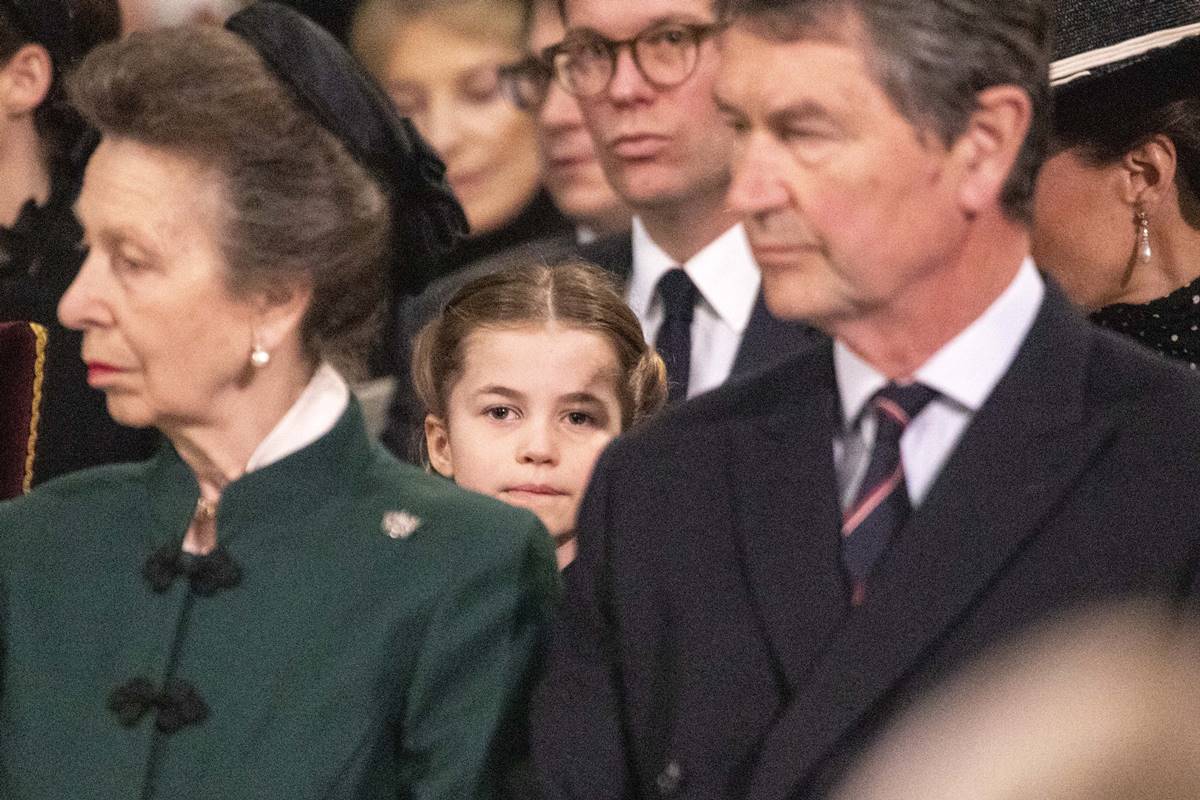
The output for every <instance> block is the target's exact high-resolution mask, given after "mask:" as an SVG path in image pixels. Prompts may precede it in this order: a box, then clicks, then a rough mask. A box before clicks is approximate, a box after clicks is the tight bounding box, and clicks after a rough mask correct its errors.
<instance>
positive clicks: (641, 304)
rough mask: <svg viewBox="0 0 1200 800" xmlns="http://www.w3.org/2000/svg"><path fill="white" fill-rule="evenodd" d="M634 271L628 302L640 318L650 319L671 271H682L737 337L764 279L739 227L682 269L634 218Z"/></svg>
mask: <svg viewBox="0 0 1200 800" xmlns="http://www.w3.org/2000/svg"><path fill="white" fill-rule="evenodd" d="M632 236H633V270H632V274H631V276H630V279H629V290H628V292H629V294H628V301H629V306H630V308H632V309H633V312H634V313H635V314H636V315H637V316H638V318H639V319H646V317H647V316H648V314H649V311H650V307H651V305H653V303H654V300H655V295H654V288H655V287H656V286H657V285H658V280H659V278H661V277H662V276H663V275H664V274H665V273H666V271H667V270H669V269H672V268H674V267H676V266H682V267H683V270H684V272H686V273H687V275H688V277H689V278H691V279H692V282H693V283H694V284H696V288H697V289H698V290H699V291H700V296H701V297H702V298H703V299H704V302H705V303H707V304H708V305H709V307H711V308H712V310H713V311H714V312H715V313H716V315H717V316H718V317H720V318H721V320H722V321H723V322H724V323H725V324H726V325H728V326H729V327H730V328H732V329H733V330H734V331H737V332H738V333H741V332H743V331H744V330H746V325H747V324H749V322H750V315H751V314H752V313H753V311H754V301H755V299H756V298H757V297H758V286H759V283H760V281H761V276H760V275H759V272H758V266H757V265H756V264H755V263H754V255H753V253H751V251H750V242H749V240H748V239H747V238H746V231H745V229H743V228H742V226H741V225H740V224H739V225H734V226H733V227H732V228H730V229H729V230H727V231H725V233H723V234H721V235H720V236H718V237H717V238H716V239H714V240H712V241H711V242H709V243H708V245H706V246H705V247H704V249H702V250H701V251H700V252H699V253H696V255H694V256H692V257H691V258H689V259H688V260H687V262H686V263H684V264H682V265H679V264H677V263H676V262H675V260H674V259H673V258H671V257H670V256H669V255H667V253H666V252H665V251H664V250H663V249H662V248H661V247H659V246H658V244H656V243H655V241H654V240H653V239H651V238H650V234H649V233H647V232H646V226H645V225H644V224H643V223H642V221H641V219H640V218H638V217H634V218H633V233H632Z"/></svg>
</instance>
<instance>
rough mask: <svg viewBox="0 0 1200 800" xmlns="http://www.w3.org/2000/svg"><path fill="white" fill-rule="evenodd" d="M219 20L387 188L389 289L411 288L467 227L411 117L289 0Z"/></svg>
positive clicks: (259, 4) (401, 291)
mask: <svg viewBox="0 0 1200 800" xmlns="http://www.w3.org/2000/svg"><path fill="white" fill-rule="evenodd" d="M225 27H226V28H227V29H228V30H230V31H232V32H233V33H235V34H237V35H238V36H240V37H241V38H242V39H244V40H246V41H247V42H248V43H249V44H250V45H251V46H252V47H253V48H254V49H255V50H256V51H258V54H259V55H260V56H261V57H262V59H263V61H264V62H265V63H266V64H267V66H268V67H269V68H270V69H271V71H272V72H273V73H274V74H275V76H276V77H277V78H279V79H280V80H281V81H282V82H283V83H284V84H285V85H287V86H289V87H290V88H291V89H292V90H293V92H294V94H295V97H296V98H297V100H298V101H299V102H300V104H301V105H302V107H304V108H305V109H306V110H307V111H308V112H309V113H310V114H312V116H313V117H314V118H316V120H317V121H318V122H319V123H320V124H321V125H323V126H324V127H325V128H326V129H327V130H329V131H330V132H331V133H333V134H334V135H335V136H336V137H337V138H338V139H339V140H341V142H342V144H343V145H345V147H346V149H347V150H348V151H349V152H350V155H351V156H353V157H354V159H355V160H357V161H358V162H359V163H360V164H361V165H362V166H364V167H366V169H367V170H368V171H369V172H370V173H371V175H372V176H373V177H374V178H375V180H376V181H377V182H378V183H379V185H380V187H381V188H382V189H383V190H384V192H385V193H386V194H387V195H388V199H389V202H390V204H391V210H392V248H393V252H392V254H391V264H390V266H391V275H390V276H389V277H390V281H391V287H390V288H391V290H392V291H393V293H395V294H405V293H409V292H413V291H416V290H417V289H419V288H420V285H421V284H422V283H424V282H425V276H426V274H427V273H428V272H429V270H430V264H431V263H433V262H436V261H437V260H438V259H439V258H440V257H441V256H443V255H444V254H445V253H446V252H447V251H448V250H450V249H451V248H452V247H453V246H454V245H455V243H456V242H457V241H458V240H459V239H460V238H461V237H462V236H464V235H466V232H467V218H466V216H465V215H464V213H463V210H462V207H461V206H460V205H459V203H458V200H457V199H456V198H455V196H454V193H453V192H452V191H451V190H450V185H449V184H448V183H447V182H446V179H445V175H446V167H445V165H444V164H443V163H442V161H441V159H439V158H438V156H437V155H436V154H435V153H434V151H433V148H431V147H430V146H429V145H428V144H427V143H426V142H425V140H424V139H422V138H421V135H420V134H419V133H417V130H416V128H415V127H413V125H412V123H411V122H410V121H409V120H408V119H407V118H405V117H402V116H400V114H399V113H398V112H397V111H396V108H395V106H394V105H393V104H392V101H391V100H390V99H389V98H388V96H387V95H386V94H385V93H384V92H383V90H382V89H381V88H380V87H379V86H378V84H376V83H375V81H374V80H373V79H372V78H371V77H370V76H369V75H367V74H366V72H365V71H364V70H363V69H362V67H361V66H359V64H358V62H357V61H355V60H354V58H353V57H352V56H351V55H350V54H349V53H348V52H346V49H345V48H344V47H343V46H342V45H341V43H340V42H338V40H337V39H335V38H334V37H333V35H332V34H330V33H329V32H328V31H326V30H325V29H324V28H322V27H321V26H319V25H317V24H316V23H315V22H313V21H312V20H310V19H308V18H307V17H305V16H304V15H302V14H300V13H299V12H297V11H295V10H294V9H292V8H289V7H288V6H284V5H281V4H279V3H274V2H257V3H254V4H252V5H250V6H248V7H247V8H245V9H243V10H242V11H239V12H238V13H237V14H234V15H233V16H232V17H230V18H229V20H228V21H227V22H226V23H225Z"/></svg>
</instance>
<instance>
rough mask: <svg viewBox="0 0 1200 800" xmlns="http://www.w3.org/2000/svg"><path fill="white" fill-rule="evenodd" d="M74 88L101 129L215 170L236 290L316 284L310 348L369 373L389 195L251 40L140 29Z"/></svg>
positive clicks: (208, 31) (193, 29)
mask: <svg viewBox="0 0 1200 800" xmlns="http://www.w3.org/2000/svg"><path fill="white" fill-rule="evenodd" d="M69 89H70V96H71V99H72V101H73V103H74V105H75V106H76V107H77V108H78V109H79V110H80V112H81V113H82V114H83V115H84V117H85V118H86V119H87V121H88V122H90V123H91V124H92V125H94V126H95V127H96V128H97V129H99V130H100V132H101V133H102V134H103V135H105V136H112V137H116V138H126V139H130V140H133V141H136V142H139V143H142V144H145V145H148V146H150V147H156V148H162V149H163V150H165V151H168V152H171V153H173V154H176V155H182V156H184V157H186V158H189V159H191V160H192V161H193V162H194V163H196V164H197V165H198V166H200V167H201V168H203V169H208V170H211V171H212V172H213V173H214V174H215V175H217V176H218V178H219V180H220V182H221V185H222V188H223V190H224V192H225V198H226V201H225V203H224V204H223V205H224V219H223V220H222V224H221V230H220V232H219V234H218V235H219V239H220V241H219V244H220V247H221V252H222V254H223V255H224V257H225V262H226V266H227V268H228V271H229V276H228V280H229V287H230V290H231V291H232V292H233V293H234V294H236V295H240V296H246V295H247V294H249V293H257V292H262V293H265V294H266V296H268V297H273V296H274V297H279V296H282V295H284V294H286V292H287V291H288V290H289V289H290V287H293V286H295V285H296V284H297V282H298V281H303V282H307V283H308V284H309V285H310V286H311V287H312V302H311V304H310V306H309V308H308V310H307V312H306V314H305V317H304V320H303V322H302V324H301V331H300V333H301V337H302V339H303V343H304V346H305V348H306V351H307V353H308V355H309V356H310V357H311V358H312V359H313V360H314V361H318V360H330V361H333V362H334V363H335V364H336V365H337V366H338V367H340V368H342V369H343V370H346V371H349V372H350V373H351V374H354V373H355V372H357V369H356V368H358V367H360V366H361V362H362V360H363V357H364V356H365V354H366V352H367V351H368V349H369V347H370V343H371V342H372V340H373V339H374V337H375V334H376V331H377V325H378V320H379V319H381V315H382V312H383V304H384V302H385V297H386V292H385V280H384V275H385V271H384V261H385V257H386V255H387V252H388V244H389V227H388V225H389V207H388V202H387V198H386V196H385V194H384V192H383V190H382V189H381V187H380V186H379V184H378V183H376V182H375V180H374V179H373V178H372V177H371V176H370V174H369V173H368V172H367V170H366V169H364V168H363V167H362V166H361V165H360V164H359V163H358V162H356V161H355V160H354V158H353V157H352V156H351V154H350V152H349V151H348V150H347V149H346V147H345V146H344V145H343V144H342V142H340V141H339V140H338V139H337V138H336V137H335V136H334V135H333V134H332V133H330V132H329V131H328V130H326V129H325V128H324V127H322V126H321V125H320V124H319V123H318V122H317V120H316V119H315V118H314V117H313V116H312V115H311V114H310V113H308V112H307V111H305V110H304V109H303V108H301V106H300V105H299V103H298V102H297V100H296V98H295V97H294V96H293V95H292V94H291V92H290V90H289V89H288V88H287V87H285V86H284V85H283V83H281V82H280V81H279V80H278V79H277V78H276V77H275V75H274V74H273V73H272V72H271V71H270V70H269V69H268V67H267V65H266V64H265V63H264V61H263V60H262V58H261V57H260V56H259V55H258V53H257V52H255V50H254V49H253V48H252V47H251V46H250V45H249V44H247V43H246V42H245V41H243V40H242V39H241V38H240V37H238V36H237V35H235V34H233V33H230V32H229V31H225V30H222V29H219V28H215V27H209V26H189V27H183V28H176V29H164V30H156V31H147V32H141V33H134V34H131V35H130V36H128V37H126V38H125V39H123V40H121V41H119V42H113V43H110V44H106V45H102V46H100V47H97V48H96V49H95V50H93V51H92V53H91V54H90V55H89V56H88V57H87V59H86V60H85V61H84V62H83V64H81V65H80V67H79V69H78V71H77V72H76V73H75V74H74V75H73V76H72V78H71V80H70V81H69Z"/></svg>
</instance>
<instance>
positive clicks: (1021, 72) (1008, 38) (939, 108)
mask: <svg viewBox="0 0 1200 800" xmlns="http://www.w3.org/2000/svg"><path fill="white" fill-rule="evenodd" d="M717 3H718V12H719V14H720V15H721V16H722V17H725V18H726V19H729V20H731V21H733V22H735V23H737V24H742V25H747V26H750V27H751V28H752V29H753V30H755V32H756V33H761V34H762V35H765V36H768V37H770V38H774V39H778V40H780V41H794V40H797V39H804V38H820V39H832V40H835V41H847V40H848V39H849V38H850V37H852V36H854V35H855V31H856V28H855V27H854V26H853V25H852V23H853V21H855V20H857V21H858V22H860V23H861V30H862V32H863V33H864V34H865V35H866V37H867V38H868V42H866V43H865V50H866V53H867V63H868V65H869V68H870V69H871V71H872V73H873V74H874V77H875V80H876V81H877V82H878V84H879V86H880V87H881V88H882V89H883V91H884V92H885V93H886V94H887V96H888V98H889V99H890V100H891V101H892V103H893V104H894V105H895V106H896V108H897V110H898V111H899V112H900V114H902V115H903V116H904V117H905V118H906V119H907V120H908V121H909V122H911V123H912V124H913V125H914V126H916V127H917V128H918V129H920V130H925V131H931V132H933V133H934V134H936V135H937V136H938V137H939V138H940V139H941V140H942V142H943V143H945V144H946V145H949V144H950V143H951V142H953V141H955V140H956V139H957V138H958V137H959V136H960V135H962V133H963V132H964V131H965V130H966V127H967V123H968V121H969V119H970V117H971V114H972V113H973V112H974V111H975V110H976V103H977V100H976V98H977V95H978V93H979V92H981V91H983V90H984V89H987V88H988V87H991V86H1000V85H1012V86H1017V87H1019V88H1021V89H1023V90H1024V91H1025V92H1026V94H1028V95H1029V98H1030V100H1031V102H1032V104H1033V118H1032V122H1031V125H1030V130H1029V133H1028V135H1027V137H1026V139H1025V143H1024V145H1023V146H1022V148H1021V152H1020V154H1019V156H1018V158H1017V162H1016V164H1015V165H1014V166H1013V170H1012V172H1011V174H1010V175H1009V177H1008V181H1007V183H1006V184H1005V186H1004V191H1003V193H1002V195H1001V205H1002V207H1003V209H1004V211H1005V213H1006V215H1007V216H1008V217H1009V218H1011V219H1014V220H1017V221H1020V222H1025V223H1028V222H1029V221H1030V218H1031V216H1032V205H1033V188H1034V182H1035V180H1036V179H1037V173H1038V169H1039V168H1040V166H1041V163H1042V160H1043V159H1044V158H1045V154H1046V150H1047V146H1048V140H1049V136H1050V108H1051V96H1050V85H1049V77H1048V74H1049V63H1050V18H1051V11H1050V8H1049V7H1048V3H1047V1H1046V0H717Z"/></svg>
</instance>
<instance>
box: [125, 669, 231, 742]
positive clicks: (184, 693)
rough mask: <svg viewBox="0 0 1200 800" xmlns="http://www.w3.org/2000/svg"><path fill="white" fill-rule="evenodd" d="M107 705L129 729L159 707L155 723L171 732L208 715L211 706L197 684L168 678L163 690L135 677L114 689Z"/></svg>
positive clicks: (160, 728) (161, 728)
mask: <svg viewBox="0 0 1200 800" xmlns="http://www.w3.org/2000/svg"><path fill="white" fill-rule="evenodd" d="M108 708H109V710H110V711H112V712H113V713H114V714H116V716H117V721H118V722H120V723H121V724H122V725H123V726H125V727H126V728H131V727H133V726H134V725H136V724H137V723H138V720H140V719H141V718H142V717H143V716H145V714H146V712H147V711H149V710H150V709H151V708H154V709H157V710H158V716H157V718H156V719H155V722H154V725H155V727H157V728H158V729H159V730H160V731H162V732H163V733H168V734H169V733H175V732H176V731H178V730H180V729H182V728H186V727H187V726H188V725H193V724H195V723H198V722H203V721H204V720H205V719H206V718H207V717H208V706H207V705H206V704H205V702H204V699H203V698H202V697H200V693H199V692H197V691H196V687H194V686H192V685H191V684H190V683H188V682H187V681H184V680H180V679H178V678H171V679H170V680H168V681H167V682H166V683H164V684H163V688H162V689H161V690H159V689H155V688H154V684H152V683H151V682H150V681H149V680H147V679H146V678H134V679H132V680H131V681H129V682H128V683H126V684H125V685H124V686H118V687H117V688H116V689H113V691H112V694H110V695H109V697H108Z"/></svg>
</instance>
